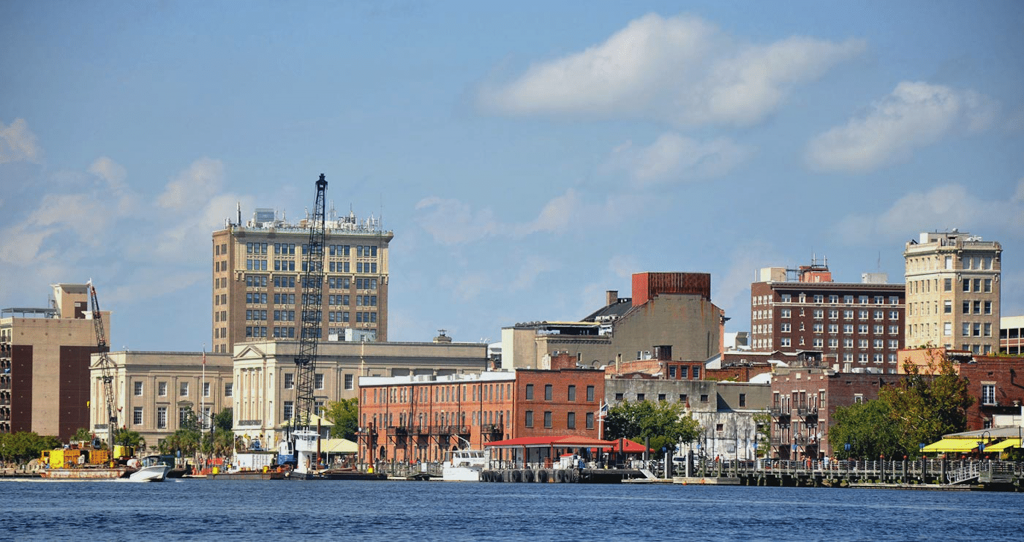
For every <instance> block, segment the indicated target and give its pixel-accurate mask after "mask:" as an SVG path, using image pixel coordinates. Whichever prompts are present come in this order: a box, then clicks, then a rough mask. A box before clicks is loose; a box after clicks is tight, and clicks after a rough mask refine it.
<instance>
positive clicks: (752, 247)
mask: <svg viewBox="0 0 1024 542" xmlns="http://www.w3.org/2000/svg"><path fill="white" fill-rule="evenodd" d="M783 260H784V258H783V257H782V256H781V255H780V254H779V253H778V251H777V250H776V248H775V247H774V246H773V245H771V244H770V243H766V242H761V241H751V242H748V243H743V244H741V245H740V246H737V247H736V248H734V249H733V251H732V253H731V254H730V255H729V261H728V263H727V267H726V268H725V270H724V271H725V272H724V273H722V274H716V275H715V276H714V277H712V279H713V280H712V286H713V291H712V294H711V300H712V301H713V302H714V303H715V305H717V306H719V307H721V308H722V309H724V310H725V315H726V316H728V317H729V318H732V324H729V328H730V329H732V330H735V329H747V328H748V327H749V325H750V320H749V317H750V283H752V282H753V277H754V272H755V271H756V270H758V269H760V268H762V267H771V266H772V265H773V264H774V263H775V262H779V261H783Z"/></svg>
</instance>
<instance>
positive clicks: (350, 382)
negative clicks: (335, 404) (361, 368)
mask: <svg viewBox="0 0 1024 542" xmlns="http://www.w3.org/2000/svg"><path fill="white" fill-rule="evenodd" d="M354 387H355V378H354V377H353V375H345V389H346V390H351V389H353V388H354Z"/></svg>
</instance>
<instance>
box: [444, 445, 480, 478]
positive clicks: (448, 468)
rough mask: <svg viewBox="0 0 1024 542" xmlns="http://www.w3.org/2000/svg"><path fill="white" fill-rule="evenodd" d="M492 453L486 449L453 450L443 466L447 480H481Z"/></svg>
mask: <svg viewBox="0 0 1024 542" xmlns="http://www.w3.org/2000/svg"><path fill="white" fill-rule="evenodd" d="M489 455H490V453H489V452H488V451H485V450H469V449H466V450H452V451H450V452H448V457H447V458H446V459H445V461H444V464H443V465H442V467H441V479H442V480H444V481H445V482H479V481H480V473H481V472H483V470H484V468H485V467H486V466H487V461H488V459H489Z"/></svg>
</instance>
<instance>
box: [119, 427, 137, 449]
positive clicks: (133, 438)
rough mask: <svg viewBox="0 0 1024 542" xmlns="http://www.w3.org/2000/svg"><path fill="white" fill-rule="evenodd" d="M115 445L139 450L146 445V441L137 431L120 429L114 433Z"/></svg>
mask: <svg viewBox="0 0 1024 542" xmlns="http://www.w3.org/2000/svg"><path fill="white" fill-rule="evenodd" d="M114 444H115V445H118V446H132V447H135V448H138V447H139V445H140V444H141V445H143V446H144V445H145V441H144V440H143V439H142V435H140V434H139V433H138V432H137V431H132V430H130V429H127V428H124V427H122V428H120V429H118V430H117V432H116V433H114Z"/></svg>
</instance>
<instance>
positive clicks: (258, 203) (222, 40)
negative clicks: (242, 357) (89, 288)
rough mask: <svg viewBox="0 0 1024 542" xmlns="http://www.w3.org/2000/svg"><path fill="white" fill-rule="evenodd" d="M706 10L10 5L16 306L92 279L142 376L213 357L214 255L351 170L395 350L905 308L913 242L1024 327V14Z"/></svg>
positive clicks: (2, 269) (342, 197) (9, 290)
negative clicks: (161, 360) (701, 289)
mask: <svg viewBox="0 0 1024 542" xmlns="http://www.w3.org/2000/svg"><path fill="white" fill-rule="evenodd" d="M870 7H871V9H868V8H866V7H865V6H864V5H863V4H848V5H819V4H817V3H810V2H808V3H801V2H794V3H787V4H784V5H781V6H778V5H768V4H761V3H754V2H751V3H739V4H727V5H725V4H720V3H717V2H697V3H693V4H688V6H687V8H688V9H687V11H680V9H679V7H678V5H677V4H675V3H673V2H634V3H626V4H622V3H615V2H596V3H590V4H588V6H587V8H586V10H582V9H581V7H580V5H578V4H574V3H567V4H563V5H554V6H551V5H548V4H547V3H539V2H538V3H535V2H526V3H520V4H517V6H516V8H515V9H514V10H506V9H501V8H499V7H497V6H491V5H477V4H475V3H467V2H446V3H437V4H435V3H430V2H385V3H378V2H366V3H350V4H345V5H335V4H333V3H326V2H324V3H320V2H310V3H303V4H300V5H288V6H278V5H276V4H273V3H266V4H262V3H233V2H223V3H218V4H215V5H212V6H211V5H207V4H204V3H198V2H174V3H167V4H142V5H126V4H121V3H112V2H111V3H95V4H89V5H80V4H76V3H62V2H50V3H29V2H8V3H4V4H3V5H2V6H0V44H2V45H3V47H0V73H3V74H4V77H3V80H2V82H0V89H2V90H0V185H2V186H3V187H4V190H3V193H2V194H0V213H2V214H0V236H2V238H3V239H4V241H3V244H2V247H0V277H2V283H0V306H2V307H15V306H17V307H24V306H38V307H42V306H45V304H46V296H47V294H48V293H49V292H50V288H49V285H50V284H52V283H57V282H69V283H76V282H77V283H84V282H85V281H86V280H88V279H90V278H92V279H93V280H94V281H95V283H96V286H97V289H98V292H99V296H100V299H101V303H102V306H103V309H104V310H111V311H112V312H113V315H112V318H111V320H112V322H111V335H112V337H111V347H112V348H113V349H115V350H120V349H123V348H128V349H132V350H190V351H194V350H198V349H199V348H200V347H201V345H202V344H203V343H205V344H206V345H207V347H208V348H209V346H210V344H211V337H210V329H211V323H210V318H211V316H210V313H211V310H210V291H211V280H212V278H211V277H212V273H211V266H212V260H211V255H210V254H211V251H210V234H211V233H212V232H213V231H215V230H217V229H220V228H222V227H223V225H224V220H225V219H227V218H229V217H230V218H233V217H234V216H235V213H236V211H235V209H236V204H238V203H240V204H241V206H242V213H243V218H248V217H250V216H251V215H252V212H253V210H254V209H255V208H256V207H274V208H277V209H278V210H279V211H281V212H284V213H287V217H288V219H289V220H290V221H297V220H298V219H300V218H301V217H302V216H303V215H304V213H305V210H306V209H307V208H310V207H311V206H312V203H313V201H312V200H313V196H314V187H313V185H314V182H315V180H316V178H317V177H318V176H319V174H320V173H324V174H326V176H327V180H328V182H329V183H330V184H329V188H328V191H327V199H328V201H329V202H333V204H334V207H335V209H336V210H337V211H338V212H339V213H341V214H347V212H348V211H349V209H351V210H352V211H354V212H355V214H356V215H357V216H359V217H360V218H367V217H369V216H370V215H371V214H372V215H375V216H380V215H383V226H384V228H385V229H389V230H393V231H394V232H395V238H394V241H393V242H392V243H391V283H390V294H389V297H390V318H389V337H390V338H391V339H392V340H399V341H420V340H429V339H430V338H431V337H433V336H434V335H436V333H437V330H438V329H441V328H444V329H447V330H448V331H449V335H451V336H452V337H453V338H454V339H455V340H456V341H478V340H485V339H489V340H490V341H492V342H493V341H497V340H499V338H500V337H499V335H500V328H501V327H502V326H510V325H513V324H515V323H516V322H521V321H531V320H538V319H545V320H574V319H578V318H581V317H583V316H584V315H586V314H588V313H589V312H591V311H593V310H594V309H597V308H599V307H600V306H602V305H603V302H604V291H605V290H619V292H620V295H621V296H627V295H629V287H630V275H631V274H632V273H637V272H644V271H693V272H707V273H711V274H712V301H713V302H714V303H715V304H716V305H718V306H720V307H722V308H724V309H725V310H726V315H727V316H729V317H731V318H732V320H731V322H730V323H729V324H728V325H727V331H739V330H748V328H749V311H750V306H749V303H750V294H749V291H750V284H751V282H753V281H754V272H755V270H756V269H758V268H761V267H769V266H795V265H801V264H807V263H810V260H811V258H812V256H816V257H818V258H819V259H820V258H823V257H827V258H828V262H829V266H830V267H831V268H832V271H833V273H834V275H835V278H836V280H837V281H841V282H858V281H859V280H860V274H861V273H864V272H878V271H881V272H886V273H888V274H889V279H890V282H896V283H899V282H902V281H903V257H902V251H903V247H904V243H905V242H906V241H907V240H909V239H911V238H915V237H917V236H918V234H919V233H920V232H922V231H932V230H935V229H940V230H943V229H949V228H959V229H960V230H961V231H969V232H971V233H973V234H976V235H981V236H982V237H983V238H984V239H986V240H995V241H999V242H1000V243H1001V244H1002V246H1003V270H1002V280H1003V284H1002V297H1003V299H1002V315H1003V316H1010V315H1016V314H1022V313H1024V152H1022V151H1024V100H1022V99H1021V97H1022V96H1024V68H1022V67H1021V65H1020V62H1019V60H1018V59H1019V58H1020V57H1021V56H1022V55H1024V36H1022V35H1021V34H1020V32H1018V31H1017V29H1018V28H1019V27H1020V24H1021V23H1022V22H1024V8H1022V7H1021V6H1020V4H1018V3H1015V2H989V3H985V4H983V5H980V6H973V5H968V4H964V3H956V2H904V3H897V4H893V5H882V4H879V5H872V6H870Z"/></svg>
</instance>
